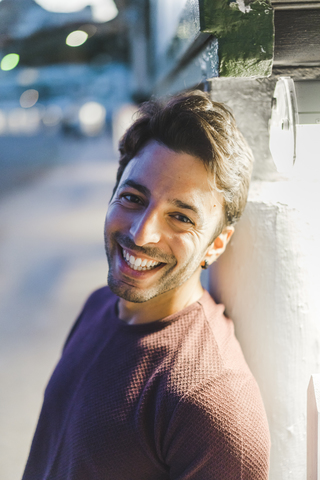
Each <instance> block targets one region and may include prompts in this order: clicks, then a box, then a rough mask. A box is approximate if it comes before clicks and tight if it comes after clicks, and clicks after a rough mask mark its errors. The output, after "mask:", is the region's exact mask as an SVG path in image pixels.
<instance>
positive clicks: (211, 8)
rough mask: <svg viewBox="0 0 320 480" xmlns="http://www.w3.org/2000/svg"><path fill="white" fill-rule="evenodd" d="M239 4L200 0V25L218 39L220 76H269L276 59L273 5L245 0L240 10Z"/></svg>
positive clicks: (221, 0) (202, 29)
mask: <svg viewBox="0 0 320 480" xmlns="http://www.w3.org/2000/svg"><path fill="white" fill-rule="evenodd" d="M240 1H241V0H238V2H239V4H240ZM239 4H238V3H237V2H231V3H229V2H228V1H227V0H199V5H200V29H201V31H202V32H205V33H211V34H212V35H214V36H215V37H217V38H218V39H219V59H220V72H219V74H220V76H225V77H251V76H268V75H270V74H271V71H272V60H273V45H274V24H273V9H272V7H271V6H270V4H269V3H268V2H267V1H265V0H254V1H253V2H251V3H250V4H249V5H248V6H245V5H244V4H243V6H242V7H241V10H240V7H239Z"/></svg>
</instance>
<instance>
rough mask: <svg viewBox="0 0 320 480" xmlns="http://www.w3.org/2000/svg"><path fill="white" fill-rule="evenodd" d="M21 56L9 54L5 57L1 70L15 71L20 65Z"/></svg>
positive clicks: (0, 65) (0, 64) (0, 66)
mask: <svg viewBox="0 0 320 480" xmlns="http://www.w3.org/2000/svg"><path fill="white" fill-rule="evenodd" d="M19 60H20V56H19V55H18V54H17V53H8V55H5V56H4V57H3V59H2V60H1V63H0V68H1V70H5V71H8V70H13V69H14V68H15V67H16V66H17V65H18V63H19Z"/></svg>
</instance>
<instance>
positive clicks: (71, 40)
mask: <svg viewBox="0 0 320 480" xmlns="http://www.w3.org/2000/svg"><path fill="white" fill-rule="evenodd" d="M87 39H88V34H87V32H84V31H83V30H75V31H74V32H71V33H69V35H68V36H67V38H66V44H67V45H69V47H79V46H80V45H82V44H83V43H84V42H85V41H86V40H87Z"/></svg>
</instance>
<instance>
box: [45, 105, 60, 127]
mask: <svg viewBox="0 0 320 480" xmlns="http://www.w3.org/2000/svg"><path fill="white" fill-rule="evenodd" d="M62 118H63V113H62V108H61V107H59V105H50V106H49V107H47V108H46V110H45V112H44V114H43V116H42V122H43V123H44V125H45V126H46V127H54V126H56V125H58V123H60V122H61V120H62Z"/></svg>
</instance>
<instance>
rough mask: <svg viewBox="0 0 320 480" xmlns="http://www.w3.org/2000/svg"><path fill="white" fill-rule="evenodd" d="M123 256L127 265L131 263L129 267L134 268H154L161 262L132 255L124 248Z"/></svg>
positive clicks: (142, 269)
mask: <svg viewBox="0 0 320 480" xmlns="http://www.w3.org/2000/svg"><path fill="white" fill-rule="evenodd" d="M122 256H123V258H124V260H125V261H126V263H127V265H129V267H130V268H132V269H133V270H140V271H146V270H152V269H153V268H155V267H157V266H158V265H160V263H161V262H156V261H155V260H147V259H146V258H145V259H144V260H142V258H139V257H134V256H133V255H130V254H129V253H128V252H127V251H126V250H125V249H124V248H123V249H122Z"/></svg>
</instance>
